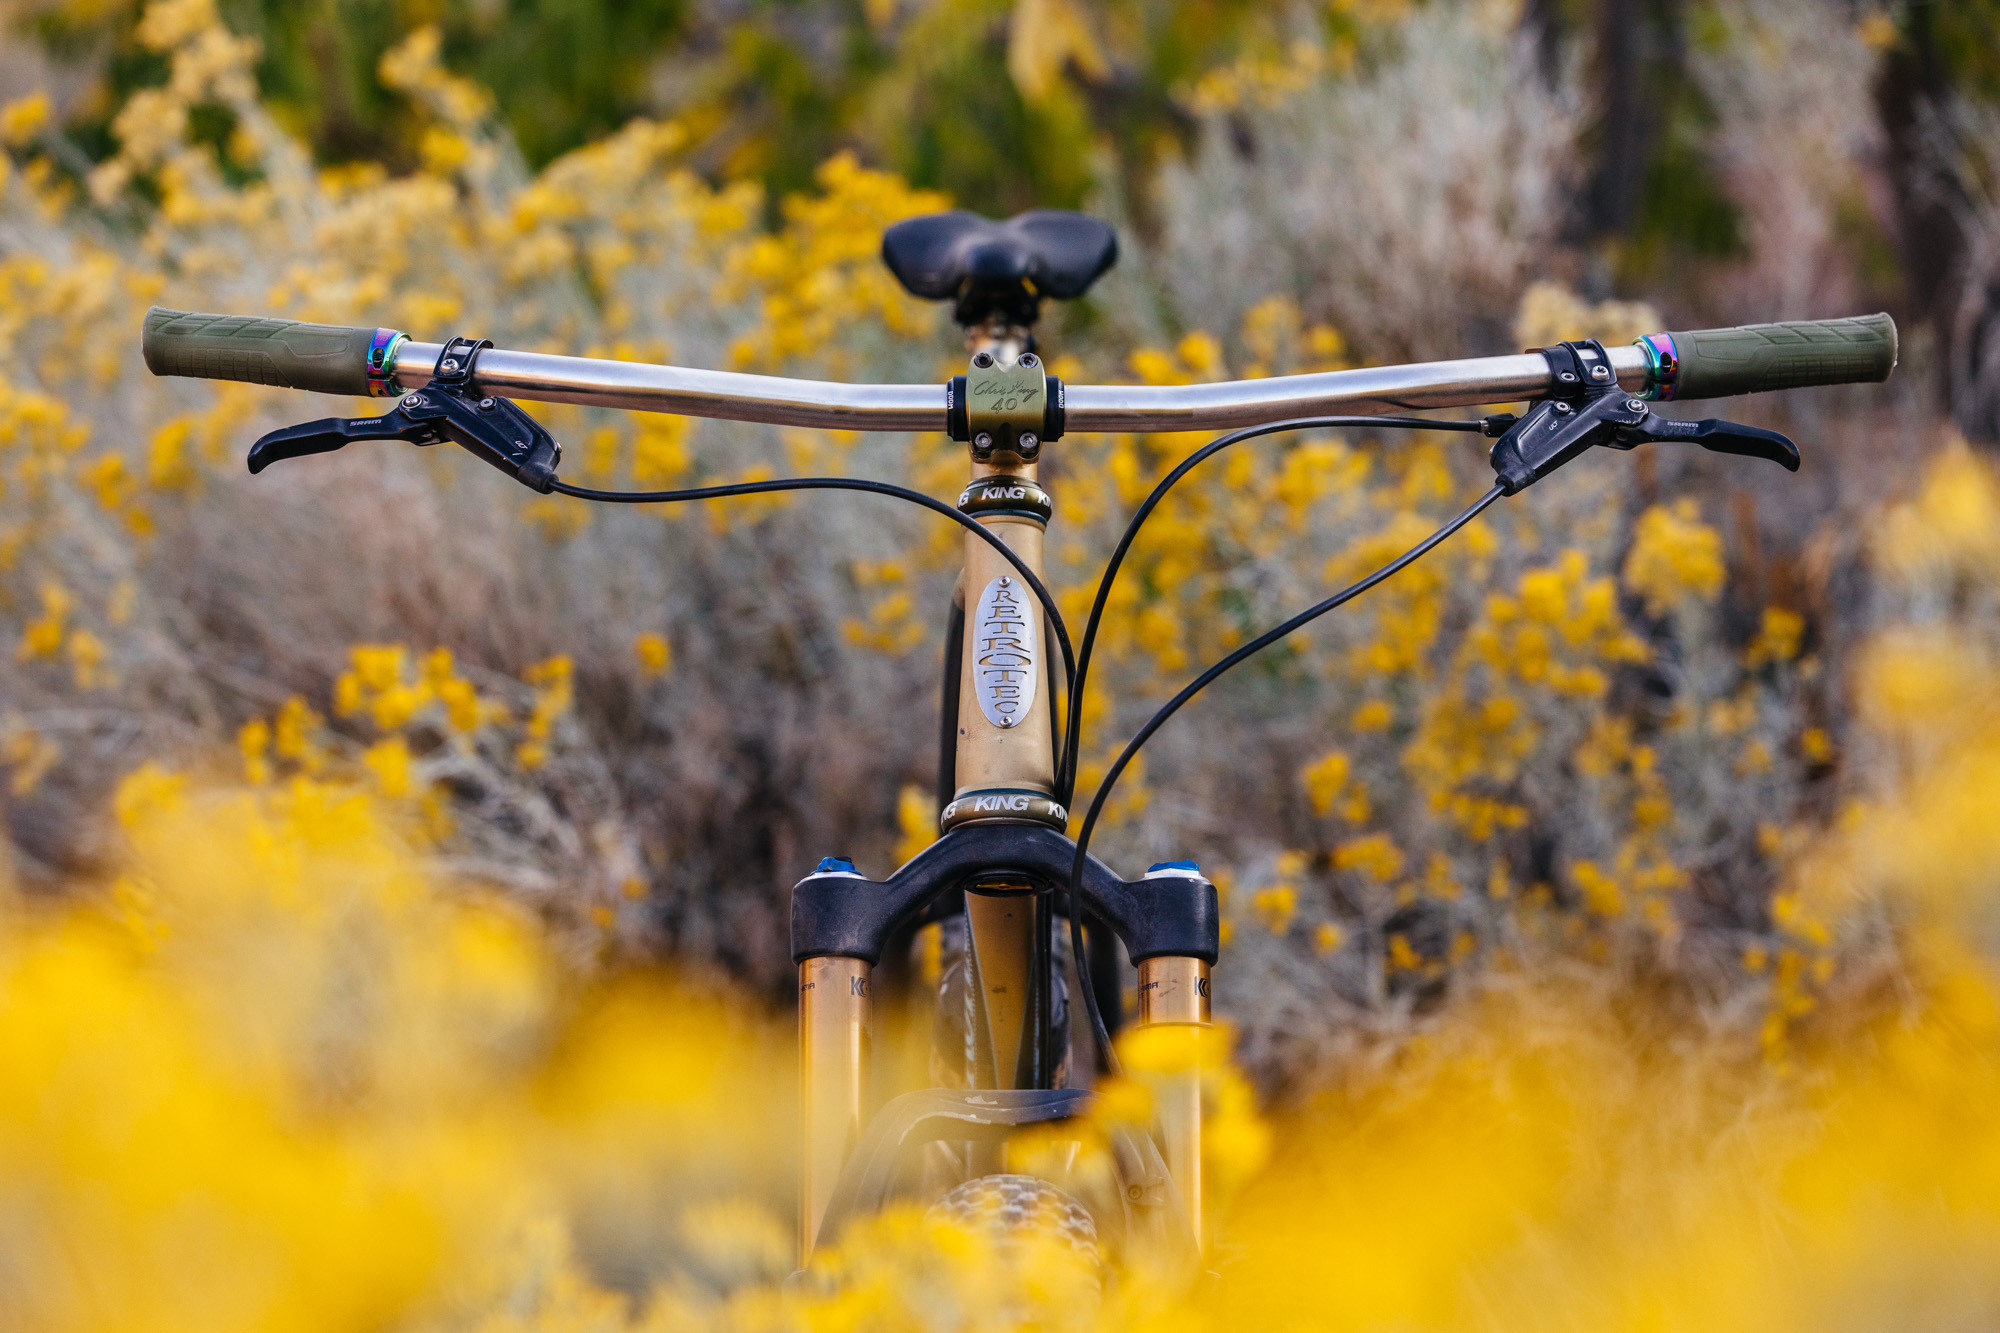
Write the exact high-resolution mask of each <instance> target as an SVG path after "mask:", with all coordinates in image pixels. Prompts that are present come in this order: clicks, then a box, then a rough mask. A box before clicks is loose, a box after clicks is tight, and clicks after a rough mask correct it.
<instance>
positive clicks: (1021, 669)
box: [972, 574, 1038, 727]
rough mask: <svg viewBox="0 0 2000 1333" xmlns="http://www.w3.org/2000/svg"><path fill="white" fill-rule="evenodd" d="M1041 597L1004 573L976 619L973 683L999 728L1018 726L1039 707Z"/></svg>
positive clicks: (982, 601)
mask: <svg viewBox="0 0 2000 1333" xmlns="http://www.w3.org/2000/svg"><path fill="white" fill-rule="evenodd" d="M1037 618H1038V617H1037V616H1036V614H1035V599H1034V597H1033V595H1032V594H1030V593H1029V592H1028V590H1027V588H1026V587H1024V586H1023V585H1022V583H1021V581H1020V580H1019V579H1016V578H1013V577H1011V576H1010V575H1006V574H1002V575H1001V576H1000V577H999V578H997V579H995V580H993V581H992V582H991V583H989V584H987V585H986V591H985V592H982V593H980V594H979V605H978V607H977V608H976V610H975V612H974V615H973V621H972V681H973V687H974V689H975V690H976V691H977V693H978V696H979V711H980V712H982V713H984V714H986V720H987V721H988V722H991V723H992V724H993V725H994V726H996V727H1018V726H1020V725H1021V723H1022V722H1024V721H1026V720H1027V717H1028V710H1029V709H1031V708H1033V707H1034V706H1035V674H1036V666H1037V662H1036V657H1037V654H1036V651H1035V644H1036V639H1035V621H1036V619H1037Z"/></svg>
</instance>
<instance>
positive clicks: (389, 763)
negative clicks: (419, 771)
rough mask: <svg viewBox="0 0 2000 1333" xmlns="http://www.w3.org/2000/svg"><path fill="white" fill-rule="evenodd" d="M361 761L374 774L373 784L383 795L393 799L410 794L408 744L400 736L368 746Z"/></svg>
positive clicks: (410, 780)
mask: <svg viewBox="0 0 2000 1333" xmlns="http://www.w3.org/2000/svg"><path fill="white" fill-rule="evenodd" d="M361 761H362V762H363V763H364V764H366V765H367V766H368V770H369V772H371V773H373V774H374V775H375V785H376V787H377V788H378V789H379V790H380V791H381V793H382V794H383V795H384V796H387V797H389V798H391V799H395V798H398V797H403V796H408V795H409V794H410V789H411V785H412V779H411V770H410V746H409V743H408V742H407V741H405V740H404V739H403V738H402V737H401V736H391V737H389V739H387V740H385V741H377V742H376V743H375V744H374V745H371V746H369V747H368V750H367V753H365V754H363V755H362V756H361Z"/></svg>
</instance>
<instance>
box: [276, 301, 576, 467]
mask: <svg viewBox="0 0 2000 1333" xmlns="http://www.w3.org/2000/svg"><path fill="white" fill-rule="evenodd" d="M489 346H491V344H490V343H487V342H484V341H480V342H474V341H473V340H472V339H470V338H453V339H452V340H451V341H450V342H448V343H446V344H445V346H444V350H443V351H442V352H440V353H439V354H438V361H437V367H436V369H435V370H434V371H433V373H432V376H431V382H430V383H429V384H427V385H425V386H424V387H423V388H421V389H418V390H415V391H414V392H412V393H408V394H405V395H404V396H403V398H402V400H401V401H399V402H398V403H397V404H396V406H395V407H393V408H391V409H390V410H389V411H387V412H385V413H383V414H382V415H381V416H379V417H326V418H324V419H322V420H319V421H308V422H306V423H304V424H303V425H298V426H288V427H285V428H284V429H282V430H274V431H272V432H270V433H269V434H267V435H265V436H263V437H262V438H261V439H259V440H258V441H257V443H256V444H254V445H252V446H251V447H250V459H249V462H250V470H251V471H252V472H253V473H254V472H262V471H263V470H264V469H265V468H267V467H269V466H270V465H271V464H273V463H275V462H277V461H279V460H280V459H285V458H303V457H306V456H307V455H310V454H325V453H332V452H333V451H334V450H336V449H340V448H343V447H344V446H346V445H347V444H348V443H350V442H351V441H354V440H406V441H408V442H409V443H411V444H415V445H420V446H421V445H431V444H436V443H438V442H439V441H441V440H450V441H451V442H452V443H454V444H457V445H459V446H460V447H461V448H463V449H465V450H466V451H467V452H469V453H471V454H473V455H475V456H477V457H479V458H482V459H484V460H485V461H486V462H488V463H491V464H492V465H493V466H494V467H497V468H499V469H500V470H501V471H502V472H505V473H506V474H507V475H508V476H510V477H512V478H514V480H516V481H518V482H520V483H521V484H522V485H524V486H526V487H528V488H529V489H530V490H535V491H540V492H542V493H543V494H545V495H546V494H547V493H548V492H549V490H550V489H551V488H553V487H554V485H555V480H556V467H557V465H558V464H560V463H561V462H562V445H560V444H558V443H557V442H556V439H555V437H554V436H552V435H550V434H549V433H548V431H546V430H544V429H543V428H542V424H541V423H540V422H539V421H536V420H535V419H534V418H533V417H531V416H529V415H528V414H527V413H526V412H524V411H522V410H521V408H520V406H519V405H518V404H516V403H514V402H512V401H511V400H509V399H506V398H494V397H491V396H484V397H482V396H479V395H478V391H477V390H475V389H474V388H473V387H472V365H473V361H474V359H475V358H477V356H478V355H479V352H480V350H481V349H483V348H485V347H489Z"/></svg>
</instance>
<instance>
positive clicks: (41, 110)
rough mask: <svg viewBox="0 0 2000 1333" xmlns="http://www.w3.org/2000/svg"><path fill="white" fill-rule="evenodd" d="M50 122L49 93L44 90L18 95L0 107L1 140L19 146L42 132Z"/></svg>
mask: <svg viewBox="0 0 2000 1333" xmlns="http://www.w3.org/2000/svg"><path fill="white" fill-rule="evenodd" d="M48 123H49V95H48V94H47V93H44V92H33V93H29V94H28V95H27V96H26V97H17V98H15V99H14V100H13V101H11V102H9V103H7V105H6V106H4V107H0V140H5V141H6V142H7V143H8V144H10V145H12V146H13V147H16V148H19V147H21V146H22V145H23V144H26V143H27V142H28V141H29V140H30V139H33V138H34V137H35V136H36V135H37V134H39V133H41V130H42V127H43V126H44V125H46V124H48Z"/></svg>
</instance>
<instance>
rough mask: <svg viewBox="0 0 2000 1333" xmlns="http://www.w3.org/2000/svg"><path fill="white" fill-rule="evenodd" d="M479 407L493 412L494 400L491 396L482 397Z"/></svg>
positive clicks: (483, 410)
mask: <svg viewBox="0 0 2000 1333" xmlns="http://www.w3.org/2000/svg"><path fill="white" fill-rule="evenodd" d="M479 408H480V410H481V411H482V412H491V411H492V410H493V400H492V399H491V398H482V399H480V400H479Z"/></svg>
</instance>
